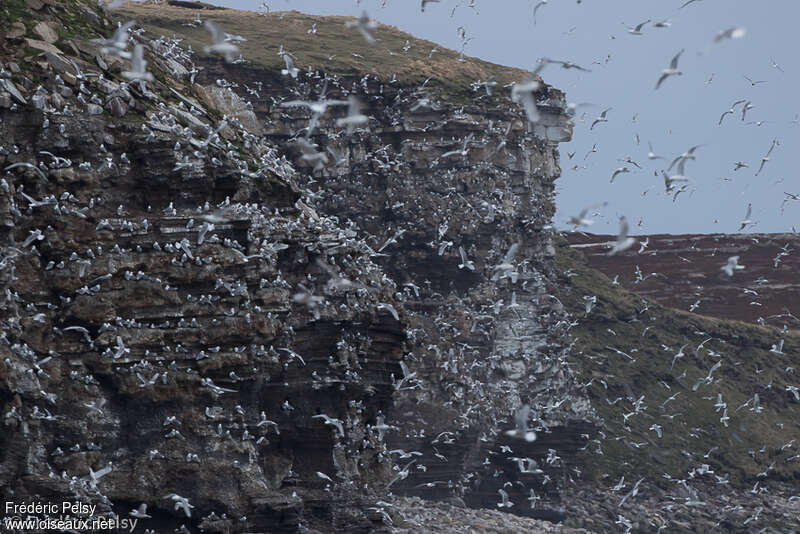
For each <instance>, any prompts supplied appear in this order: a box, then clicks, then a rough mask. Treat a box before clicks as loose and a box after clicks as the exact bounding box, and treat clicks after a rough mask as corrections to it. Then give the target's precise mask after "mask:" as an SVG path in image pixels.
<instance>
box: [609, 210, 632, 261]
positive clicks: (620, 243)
mask: <svg viewBox="0 0 800 534" xmlns="http://www.w3.org/2000/svg"><path fill="white" fill-rule="evenodd" d="M635 243H636V239H634V238H632V237H628V221H626V220H625V217H624V216H623V217H620V218H619V235H618V236H617V241H616V242H615V243H614V246H613V247H611V251H609V253H608V255H609V256H613V255H614V254H617V253H619V252H624V251H626V250H628V249H629V248H631V247H632V246H633V245H634V244H635Z"/></svg>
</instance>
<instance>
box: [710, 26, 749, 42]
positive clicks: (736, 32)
mask: <svg viewBox="0 0 800 534" xmlns="http://www.w3.org/2000/svg"><path fill="white" fill-rule="evenodd" d="M745 35H747V28H745V27H743V26H738V27H735V28H728V29H727V30H723V31H721V32H719V33H717V35H716V37H714V42H715V43H718V42H720V41H724V40H725V39H740V38H742V37H744V36H745Z"/></svg>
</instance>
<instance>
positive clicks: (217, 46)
mask: <svg viewBox="0 0 800 534" xmlns="http://www.w3.org/2000/svg"><path fill="white" fill-rule="evenodd" d="M205 26H206V29H207V30H208V31H209V32H211V41H212V44H211V46H206V47H203V50H204V51H205V53H206V54H216V55H220V56H223V57H224V58H225V61H227V62H231V61H233V55H234V54H235V53H236V52H238V51H239V47H238V46H236V45H235V44H233V43H231V42H229V41H228V39H227V34H226V33H225V32H224V31H222V29H221V28H220V27H219V26H217V25H216V24H214V23H213V22H211V21H210V20H207V21H206V22H205Z"/></svg>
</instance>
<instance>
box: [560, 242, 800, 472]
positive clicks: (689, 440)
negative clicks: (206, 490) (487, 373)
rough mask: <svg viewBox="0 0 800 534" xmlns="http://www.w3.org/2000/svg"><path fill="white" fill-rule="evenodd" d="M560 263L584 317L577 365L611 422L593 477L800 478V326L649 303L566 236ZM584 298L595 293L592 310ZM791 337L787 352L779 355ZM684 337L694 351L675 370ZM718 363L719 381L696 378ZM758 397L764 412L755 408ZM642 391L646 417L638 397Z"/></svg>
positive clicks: (568, 301)
mask: <svg viewBox="0 0 800 534" xmlns="http://www.w3.org/2000/svg"><path fill="white" fill-rule="evenodd" d="M557 261H558V268H559V272H560V273H562V277H563V282H564V284H565V285H566V288H567V289H566V290H565V291H564V292H562V294H561V295H559V297H560V298H561V300H562V302H563V304H564V305H565V306H566V308H567V309H568V310H569V311H570V312H571V313H572V314H573V316H574V318H575V319H576V320H577V325H576V326H574V327H573V328H572V329H571V333H572V334H573V336H574V337H575V338H576V343H575V347H574V349H575V350H574V351H573V355H574V356H573V358H574V360H573V363H574V365H575V369H576V370H578V371H579V373H580V376H581V377H582V382H583V383H584V384H588V385H587V386H586V388H587V391H588V393H589V395H590V397H591V399H592V404H593V406H595V408H596V410H597V412H598V414H599V415H600V416H601V417H602V418H603V419H604V420H605V425H606V427H605V429H604V434H605V438H602V437H599V442H594V443H591V444H590V445H589V448H588V449H587V451H586V453H585V454H586V458H587V460H588V461H587V465H589V466H590V470H591V475H592V476H594V477H601V476H602V475H603V474H608V475H609V477H610V478H609V480H610V481H616V480H618V479H619V477H620V476H622V475H626V477H627V478H628V479H631V478H633V477H634V474H636V473H640V474H642V475H649V477H648V478H650V480H651V481H656V480H665V479H664V478H663V477H662V475H663V474H664V473H666V474H669V475H670V476H672V477H676V478H686V476H687V473H688V472H689V471H691V470H693V469H694V468H696V467H700V466H701V464H708V465H709V466H710V467H711V469H713V470H714V471H715V474H716V475H719V476H725V474H726V473H729V474H730V481H731V483H746V484H748V485H750V486H752V484H754V482H755V481H756V480H761V481H763V480H765V479H766V478H767V477H765V476H764V474H765V473H766V475H767V476H768V477H769V478H777V479H779V480H784V481H788V480H791V479H797V478H798V477H800V457H795V458H792V457H793V456H795V455H797V454H798V453H800V442H792V440H793V439H797V438H798V437H799V436H800V402H798V401H797V400H796V399H795V397H794V395H793V393H792V392H791V391H789V390H787V386H798V387H800V358H798V355H800V352H798V348H799V347H800V335H798V333H797V331H796V330H795V331H790V332H786V333H783V332H781V330H779V329H777V328H771V327H761V326H757V325H752V324H747V323H743V322H738V321H728V320H719V319H714V318H710V317H704V316H701V315H696V314H692V313H687V312H683V311H678V310H674V309H670V308H664V307H661V306H658V305H656V304H653V303H647V302H645V301H644V300H642V299H641V298H639V297H637V296H636V295H634V294H632V293H630V292H628V291H626V290H624V289H622V288H619V287H615V286H614V285H612V284H611V281H610V280H609V278H608V277H606V276H605V275H604V274H602V273H600V272H599V271H597V270H594V269H592V268H590V267H588V265H587V264H586V262H585V260H584V258H583V256H582V254H581V253H580V252H578V251H576V250H573V249H570V248H569V247H568V246H567V244H566V242H565V241H563V242H562V243H561V244H560V247H559V248H558V260H557ZM584 296H596V297H597V302H596V305H595V306H594V308H593V309H592V310H591V312H590V313H589V314H588V315H587V314H586V312H585V301H584V299H583V297H584ZM781 338H783V339H784V347H783V352H784V353H785V354H782V355H781V354H776V353H773V352H770V349H771V347H772V345H773V344H776V343H778V341H779V339H781ZM706 340H708V341H706ZM704 341H705V343H704V344H703V345H702V347H700V348H699V349H698V346H700V345H701V343H703V342H704ZM684 344H686V347H685V348H684V351H683V352H684V353H685V355H684V356H683V357H680V358H678V359H676V361H675V364H674V368H671V365H672V361H673V358H674V356H675V354H677V353H679V351H680V348H681V346H683V345H684ZM615 349H616V350H615ZM616 351H620V352H616ZM621 353H625V354H627V356H626V355H624V354H621ZM717 362H721V366H720V367H719V368H717V369H716V370H715V371H714V372H713V373H712V375H711V376H712V379H711V380H710V381H708V382H700V383H699V385H698V381H699V379H701V378H704V377H707V376H708V374H709V371H710V369H711V368H712V367H713V366H714V365H715V364H716V363H717ZM795 367H796V368H797V370H794V368H795ZM695 387H696V390H695ZM718 394H721V395H722V400H723V402H725V403H727V409H728V416H729V417H730V420H729V421H728V426H727V427H726V426H725V425H724V423H723V422H721V421H720V418H721V417H722V415H723V413H724V412H723V410H719V411H717V408H716V407H715V404H716V403H717V398H718ZM754 394H758V396H759V400H760V405H761V408H762V409H763V410H762V411H761V412H760V413H757V412H755V411H753V410H752V408H753V397H754ZM673 395H677V396H676V397H675V398H674V399H673V400H667V399H669V398H670V397H672V396H673ZM642 396H643V398H642V400H641V404H640V410H639V413H636V409H635V407H634V403H635V402H636V401H637V400H638V399H640V398H641V397H642ZM620 397H621V399H619V400H616V399H618V398H620ZM615 400H616V402H615ZM748 401H749V404H747V405H746V406H744V407H741V406H743V405H744V404H745V403H746V402H748ZM612 402H615V403H614V404H610V403H612ZM740 407H741V408H740ZM626 414H627V417H628V418H627V421H626V419H625V415H626ZM653 425H658V426H659V427H660V431H661V433H662V437H661V438H659V437H658V435H657V431H656V427H654V426H653ZM651 428H652V430H651ZM798 441H800V440H798ZM782 447H783V449H782ZM598 450H599V451H602V454H600V453H599V452H598ZM759 473H761V476H759ZM706 476H712V475H706ZM710 481H712V482H713V481H714V479H710Z"/></svg>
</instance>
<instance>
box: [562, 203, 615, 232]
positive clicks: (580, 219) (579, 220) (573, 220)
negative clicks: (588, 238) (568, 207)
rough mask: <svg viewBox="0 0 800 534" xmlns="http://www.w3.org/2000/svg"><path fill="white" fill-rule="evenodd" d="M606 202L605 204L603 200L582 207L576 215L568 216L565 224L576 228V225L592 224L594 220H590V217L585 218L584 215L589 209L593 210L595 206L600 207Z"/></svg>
mask: <svg viewBox="0 0 800 534" xmlns="http://www.w3.org/2000/svg"><path fill="white" fill-rule="evenodd" d="M606 204H607V202H603V203H602V204H593V205H591V206H589V207H587V208H583V209H582V210H581V212H580V213H578V216H577V217H575V216H570V217H569V218H568V219H567V224H571V225H572V226H574V227H576V228H577V227H578V226H591V225H592V224H594V221H593V220H591V219H587V218H586V215H587V214H588V213H589V210H593V209H595V208H598V207H601V206H605V205H606Z"/></svg>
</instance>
